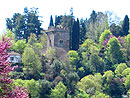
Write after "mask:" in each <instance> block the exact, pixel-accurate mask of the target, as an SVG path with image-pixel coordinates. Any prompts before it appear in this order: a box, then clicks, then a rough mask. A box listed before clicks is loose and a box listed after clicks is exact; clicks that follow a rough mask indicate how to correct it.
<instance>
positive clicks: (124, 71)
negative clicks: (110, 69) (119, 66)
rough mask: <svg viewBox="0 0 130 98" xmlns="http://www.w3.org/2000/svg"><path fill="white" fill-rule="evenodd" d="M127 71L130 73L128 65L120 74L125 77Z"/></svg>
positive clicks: (127, 73)
mask: <svg viewBox="0 0 130 98" xmlns="http://www.w3.org/2000/svg"><path fill="white" fill-rule="evenodd" d="M129 73H130V68H129V67H128V68H126V69H125V70H123V72H122V76H124V77H126V76H127V75H129Z"/></svg>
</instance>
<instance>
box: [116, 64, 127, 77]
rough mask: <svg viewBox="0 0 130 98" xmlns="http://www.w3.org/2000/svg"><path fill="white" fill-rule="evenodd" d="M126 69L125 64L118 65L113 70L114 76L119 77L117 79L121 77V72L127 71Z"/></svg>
mask: <svg viewBox="0 0 130 98" xmlns="http://www.w3.org/2000/svg"><path fill="white" fill-rule="evenodd" d="M127 68H128V67H127V65H126V64H125V63H120V64H118V66H117V68H116V70H115V73H116V75H117V76H119V77H122V76H123V71H124V70H125V69H127Z"/></svg>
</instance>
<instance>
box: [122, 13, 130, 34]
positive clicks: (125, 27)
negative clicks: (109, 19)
mask: <svg viewBox="0 0 130 98" xmlns="http://www.w3.org/2000/svg"><path fill="white" fill-rule="evenodd" d="M128 31H129V17H128V15H125V18H124V20H123V24H122V34H121V35H122V36H126V35H128V34H129V32H128Z"/></svg>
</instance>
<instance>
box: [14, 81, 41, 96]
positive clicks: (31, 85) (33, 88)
mask: <svg viewBox="0 0 130 98" xmlns="http://www.w3.org/2000/svg"><path fill="white" fill-rule="evenodd" d="M13 84H15V85H16V86H22V87H25V88H28V90H29V93H30V96H31V98H39V92H38V90H39V88H40V86H39V82H38V81H35V80H34V79H31V80H22V79H17V80H14V83H13Z"/></svg>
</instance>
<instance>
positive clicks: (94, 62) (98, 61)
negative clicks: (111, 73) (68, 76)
mask: <svg viewBox="0 0 130 98" xmlns="http://www.w3.org/2000/svg"><path fill="white" fill-rule="evenodd" d="M89 62H90V66H91V67H90V69H91V70H92V71H94V72H96V73H98V72H99V73H103V70H104V61H103V59H102V58H101V57H99V56H98V54H94V53H93V54H91V56H90V59H89Z"/></svg>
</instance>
